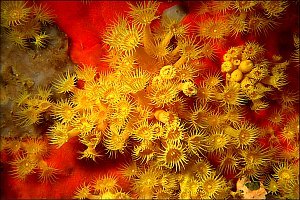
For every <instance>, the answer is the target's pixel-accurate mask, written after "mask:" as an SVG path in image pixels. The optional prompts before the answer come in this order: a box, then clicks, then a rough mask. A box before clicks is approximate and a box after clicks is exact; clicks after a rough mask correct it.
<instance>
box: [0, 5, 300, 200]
mask: <svg viewBox="0 0 300 200" xmlns="http://www.w3.org/2000/svg"><path fill="white" fill-rule="evenodd" d="M159 4H160V3H159V2H154V1H149V2H132V3H128V5H129V7H130V12H129V13H128V16H120V17H119V18H117V19H116V20H115V21H114V23H112V24H111V25H110V26H109V27H108V28H107V31H106V34H105V35H104V36H103V37H104V42H105V44H106V45H107V46H108V54H107V56H106V57H105V58H103V60H104V61H106V62H107V63H108V65H109V66H110V68H111V70H110V71H108V72H105V73H104V72H101V73H99V72H97V71H96V69H95V68H93V67H92V66H83V67H76V68H75V71H74V72H72V71H67V72H66V73H64V74H62V75H60V76H59V77H57V78H56V80H53V82H52V87H51V88H50V87H49V88H42V87H39V88H38V90H37V91H36V92H35V93H34V92H31V93H30V92H26V91H24V92H23V93H21V94H20V95H19V97H18V98H17V99H15V102H14V103H15V105H14V107H15V109H16V112H15V119H16V122H17V124H18V125H19V126H21V127H22V126H23V127H26V126H32V125H33V126H38V125H40V123H41V122H42V121H43V116H44V115H43V113H45V112H50V113H51V118H52V120H53V123H52V125H50V127H48V129H47V137H48V141H49V144H50V145H52V146H53V145H55V146H56V147H57V148H60V147H61V146H63V145H64V144H65V143H67V142H68V141H69V140H70V139H71V138H73V137H77V138H78V140H79V141H80V142H81V143H82V144H84V145H85V146H86V148H85V150H84V151H82V152H80V153H79V156H78V159H87V160H92V161H97V160H98V159H99V160H101V159H102V160H101V161H99V162H105V161H104V160H103V157H111V158H112V159H118V156H120V154H124V155H126V156H127V157H128V162H127V163H126V164H123V165H122V167H121V168H120V169H119V172H120V173H121V175H122V178H125V179H127V181H128V182H130V183H131V187H130V189H129V190H128V189H125V188H122V185H120V184H119V183H118V177H117V176H116V175H113V174H107V175H105V176H102V177H98V178H96V179H95V180H94V181H92V182H90V183H82V184H81V185H80V186H79V187H78V188H77V190H76V191H75V192H74V198H78V199H84V198H89V199H92V198H98V199H100V198H102V199H109V198H114V199H118V198H121V199H125V198H146V199H150V198H157V199H163V198H179V199H190V198H196V199H211V198H216V199H225V198H230V197H231V198H238V197H244V198H264V197H265V196H266V195H267V196H269V197H276V198H277V197H280V198H290V199H295V198H299V163H298V161H299V155H298V152H299V144H298V140H299V113H298V112H297V109H298V104H299V97H298V91H297V90H295V91H294V90H293V89H292V88H289V84H292V83H293V81H294V79H292V78H290V77H294V76H295V75H294V74H295V72H296V73H298V70H299V35H298V34H297V33H295V34H294V38H293V40H294V47H295V49H294V52H293V54H292V55H291V56H290V57H283V56H282V55H268V54H267V51H268V50H267V49H266V48H265V47H264V45H263V44H260V43H258V42H256V41H255V40H251V41H246V42H245V43H244V44H240V45H236V46H229V47H228V44H227V42H228V41H227V40H228V39H229V38H236V37H237V36H240V35H242V36H245V35H248V34H252V35H255V36H260V35H268V34H269V32H270V31H271V30H274V29H275V28H276V27H278V26H279V23H278V22H277V21H278V19H279V18H280V17H281V16H282V15H284V13H285V11H286V9H287V7H288V2H287V1H279V2H276V3H274V2H272V1H213V2H204V3H199V5H200V6H199V9H198V13H197V14H198V15H199V16H200V21H199V22H198V23H197V25H196V27H190V26H189V25H188V24H184V23H183V22H182V19H178V18H176V17H174V16H168V15H163V16H157V15H156V13H157V9H158V7H159ZM1 5H2V8H1V9H3V10H2V12H1V18H2V19H5V20H2V22H4V24H1V25H2V26H4V27H5V28H6V29H7V30H8V34H9V38H11V39H12V40H14V42H15V43H16V44H17V45H19V46H21V47H26V44H27V43H26V42H28V41H30V40H33V41H34V42H33V43H34V44H35V45H37V47H38V48H42V47H44V46H45V43H44V42H42V41H43V39H44V38H47V36H46V35H45V34H43V33H40V34H39V33H37V31H38V30H39V29H38V27H39V26H41V24H40V23H42V24H43V23H48V22H50V21H49V20H50V19H51V15H50V13H48V12H47V10H46V11H43V8H42V7H31V8H30V7H28V6H26V4H24V3H23V4H22V3H20V2H18V3H17V2H15V3H7V2H6V3H3V4H1ZM10 6H15V9H16V12H17V11H18V10H17V8H19V9H20V10H19V13H16V15H11V14H9V13H7V12H6V11H7V10H8V9H11V8H10ZM30 13H31V14H30ZM32 13H33V14H32ZM43 13H44V14H43ZM38 17H39V18H38ZM23 26H24V27H27V28H28V27H30V29H29V28H28V30H31V31H33V32H32V33H31V32H30V33H29V32H28V34H27V32H24V31H21V32H20V31H19V30H21V29H22V27H23ZM22 30H23V29H22ZM21 33H22V34H25V33H26V34H25V35H18V34H21ZM30 34H32V35H30ZM220 46H221V47H224V48H225V47H226V49H225V50H224V53H223V54H222V56H221V57H222V63H220V65H219V67H218V69H209V68H207V67H205V65H206V64H205V62H204V61H205V60H215V59H216V57H217V54H218V53H216V52H215V49H216V48H219V49H220ZM269 109H271V111H270V112H269V113H270V115H269V117H268V118H267V119H266V120H265V123H259V122H258V121H255V120H253V119H251V118H249V117H247V114H246V113H259V112H261V111H264V110H269ZM1 140H2V150H6V151H8V152H10V153H11V154H13V155H18V156H15V159H14V160H13V161H12V162H11V165H12V167H13V174H14V176H15V177H16V178H19V179H25V178H26V177H27V176H28V175H29V174H31V173H32V172H33V170H34V169H38V170H39V171H40V179H41V180H43V181H51V180H52V181H53V180H55V179H56V175H57V174H58V173H59V170H58V169H55V168H54V167H52V166H51V165H48V164H47V163H46V162H45V161H44V160H43V157H44V156H45V155H46V154H47V148H46V146H47V145H45V144H44V142H45V141H44V140H41V139H38V138H29V139H20V138H18V139H16V138H15V139H14V138H9V137H2V138H1ZM262 140H263V141H265V143H262V142H260V141H262ZM101 148H104V149H105V155H104V154H103V153H100V151H99V149H101ZM17 152H19V154H16V153H17ZM20 152H22V153H20ZM100 157H101V158H100ZM229 177H236V178H238V179H239V181H238V183H237V186H235V184H236V181H232V180H230V178H229ZM239 184H240V185H239ZM255 184H256V186H257V184H258V187H256V188H255ZM246 186H247V187H246ZM253 188H254V189H253ZM251 195H252V196H251Z"/></svg>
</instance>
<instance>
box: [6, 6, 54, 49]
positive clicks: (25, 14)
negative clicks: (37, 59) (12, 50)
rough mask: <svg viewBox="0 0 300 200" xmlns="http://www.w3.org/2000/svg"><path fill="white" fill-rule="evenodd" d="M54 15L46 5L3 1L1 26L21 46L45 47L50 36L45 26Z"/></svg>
mask: <svg viewBox="0 0 300 200" xmlns="http://www.w3.org/2000/svg"><path fill="white" fill-rule="evenodd" d="M53 18H54V15H53V14H52V13H51V11H50V10H49V9H48V8H47V7H46V6H41V5H38V4H34V5H33V6H29V4H27V2H25V1H2V2H1V26H2V27H5V28H6V29H7V38H8V39H9V40H11V41H12V42H13V43H14V44H15V45H17V46H19V47H21V48H28V47H30V46H31V44H30V43H32V44H33V45H34V47H36V48H37V49H39V48H44V47H45V46H46V44H47V41H48V39H49V36H48V35H47V34H45V33H43V32H42V30H43V29H44V28H43V26H46V25H47V24H50V23H52V20H53Z"/></svg>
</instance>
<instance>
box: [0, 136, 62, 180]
mask: <svg viewBox="0 0 300 200" xmlns="http://www.w3.org/2000/svg"><path fill="white" fill-rule="evenodd" d="M0 140H1V145H3V147H2V148H3V149H2V150H6V151H7V152H8V153H9V154H10V156H11V157H12V161H10V164H11V166H12V170H11V174H12V175H13V176H14V177H15V178H17V179H20V180H25V179H26V178H27V177H28V176H30V175H31V174H33V173H35V172H38V179H39V181H41V182H54V181H55V180H56V179H57V174H58V173H59V170H58V169H56V168H54V167H53V166H52V165H51V164H50V163H47V162H46V161H45V160H44V159H45V158H46V156H47V155H48V144H47V142H46V141H44V140H43V139H42V138H39V139H37V138H25V139H22V140H21V139H7V138H4V137H3V138H2V137H1V138H0Z"/></svg>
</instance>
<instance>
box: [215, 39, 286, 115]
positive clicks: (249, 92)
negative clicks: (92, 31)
mask: <svg viewBox="0 0 300 200" xmlns="http://www.w3.org/2000/svg"><path fill="white" fill-rule="evenodd" d="M264 52H265V49H264V48H263V47H262V46H261V45H259V44H258V43H255V42H247V43H246V44H245V45H244V46H237V47H232V48H230V49H229V50H228V51H227V53H226V54H225V55H224V56H223V59H224V62H223V63H222V66H221V71H222V72H224V73H226V80H227V81H228V82H229V83H230V84H231V85H235V87H236V88H237V89H238V91H236V92H241V93H243V94H244V95H245V96H246V97H247V98H249V99H250V100H251V101H252V103H253V105H252V107H251V108H252V109H254V110H256V111H257V110H260V109H265V108H266V107H267V106H268V104H267V103H266V102H265V101H264V100H263V99H264V97H265V96H266V94H267V93H268V92H270V91H273V90H274V89H278V90H280V89H281V88H282V87H283V86H285V85H286V84H287V74H286V68H287V66H288V65H289V62H287V61H286V62H282V61H281V57H278V59H275V60H273V61H268V60H266V59H265V58H264Z"/></svg>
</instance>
